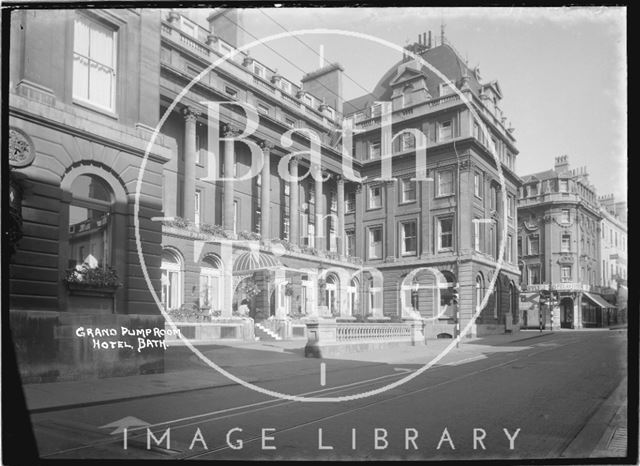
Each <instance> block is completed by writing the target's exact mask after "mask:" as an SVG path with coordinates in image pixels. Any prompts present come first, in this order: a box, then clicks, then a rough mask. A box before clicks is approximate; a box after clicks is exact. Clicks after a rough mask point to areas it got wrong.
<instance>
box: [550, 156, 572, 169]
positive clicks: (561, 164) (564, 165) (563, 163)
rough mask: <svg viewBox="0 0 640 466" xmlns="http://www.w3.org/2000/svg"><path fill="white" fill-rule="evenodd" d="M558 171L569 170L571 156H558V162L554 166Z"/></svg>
mask: <svg viewBox="0 0 640 466" xmlns="http://www.w3.org/2000/svg"><path fill="white" fill-rule="evenodd" d="M553 168H554V169H555V171H557V172H558V173H564V172H568V171H569V156H568V155H560V156H558V157H556V164H555V166H554V167H553Z"/></svg>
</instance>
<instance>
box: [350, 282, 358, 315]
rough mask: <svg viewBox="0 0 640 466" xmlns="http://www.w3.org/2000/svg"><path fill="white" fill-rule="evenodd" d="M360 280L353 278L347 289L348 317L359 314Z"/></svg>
mask: <svg viewBox="0 0 640 466" xmlns="http://www.w3.org/2000/svg"><path fill="white" fill-rule="evenodd" d="M358 287H359V283H358V279H357V278H355V277H354V278H352V279H351V281H350V282H349V286H348V287H347V315H349V316H352V315H356V314H358Z"/></svg>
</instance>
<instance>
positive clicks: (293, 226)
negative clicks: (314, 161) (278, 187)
mask: <svg viewBox="0 0 640 466" xmlns="http://www.w3.org/2000/svg"><path fill="white" fill-rule="evenodd" d="M299 161H300V160H299V158H298V157H293V158H292V159H291V176H292V177H294V178H295V177H297V176H298V163H299ZM299 193H300V191H299V189H298V182H297V181H289V240H290V242H291V243H292V244H295V245H296V246H298V245H299V244H300V231H299V224H300V213H299V210H300V200H299V199H298V197H299V196H298V194H299Z"/></svg>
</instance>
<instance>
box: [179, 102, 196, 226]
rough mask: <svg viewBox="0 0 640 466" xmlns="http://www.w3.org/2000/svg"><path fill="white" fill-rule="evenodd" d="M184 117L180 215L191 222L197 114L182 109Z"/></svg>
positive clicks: (193, 209)
mask: <svg viewBox="0 0 640 466" xmlns="http://www.w3.org/2000/svg"><path fill="white" fill-rule="evenodd" d="M182 112H183V115H184V122H185V123H184V185H183V186H184V193H183V196H182V202H183V204H182V215H183V217H184V218H185V219H187V220H191V221H193V219H194V216H195V195H196V120H197V118H198V115H199V113H198V112H196V111H194V110H193V109H192V108H191V107H185V108H184V109H183V111H182Z"/></svg>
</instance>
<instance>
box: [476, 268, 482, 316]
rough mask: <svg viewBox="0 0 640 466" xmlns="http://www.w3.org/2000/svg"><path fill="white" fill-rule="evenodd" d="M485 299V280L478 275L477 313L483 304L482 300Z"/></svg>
mask: <svg viewBox="0 0 640 466" xmlns="http://www.w3.org/2000/svg"><path fill="white" fill-rule="evenodd" d="M483 297H484V279H483V278H482V274H478V276H477V277H476V312H478V308H479V307H480V305H481V304H482V298H483Z"/></svg>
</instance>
